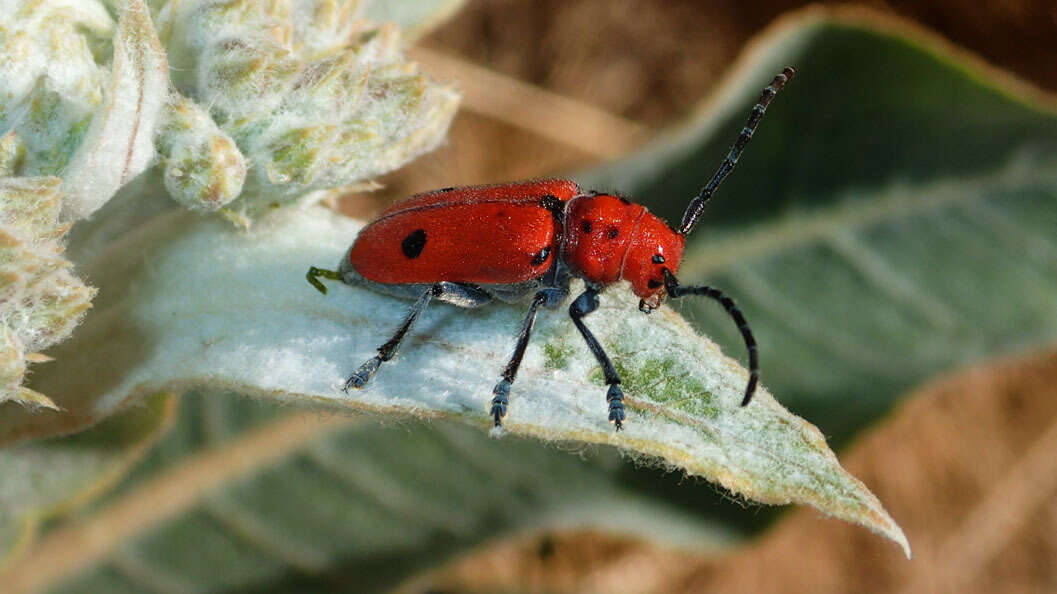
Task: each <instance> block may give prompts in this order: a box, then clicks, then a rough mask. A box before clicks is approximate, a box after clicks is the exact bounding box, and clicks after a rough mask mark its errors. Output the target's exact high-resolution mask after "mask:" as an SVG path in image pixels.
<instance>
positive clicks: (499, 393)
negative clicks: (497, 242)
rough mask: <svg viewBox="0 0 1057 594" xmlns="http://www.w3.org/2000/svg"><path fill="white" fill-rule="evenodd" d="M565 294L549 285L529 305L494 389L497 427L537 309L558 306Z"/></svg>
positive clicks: (500, 424)
mask: <svg viewBox="0 0 1057 594" xmlns="http://www.w3.org/2000/svg"><path fill="white" fill-rule="evenodd" d="M565 295H566V292H565V291H564V290H562V289H559V288H554V287H549V288H546V289H541V290H540V291H539V292H537V293H536V296H535V297H533V298H532V305H530V306H529V310H528V314H526V315H525V321H524V322H522V323H521V332H519V333H518V337H517V346H515V347H514V354H513V355H512V356H511V357H510V362H509V363H507V365H506V369H504V370H503V375H502V378H501V379H500V380H499V383H498V384H496V385H495V389H493V390H492V394H494V397H493V398H492V403H491V415H492V418H493V419H495V426H496V427H501V426H502V425H503V417H505V416H506V409H507V405H508V404H509V403H510V385H511V384H513V383H514V379H515V378H517V370H518V368H519V367H521V360H522V359H523V358H524V357H525V349H526V348H527V347H528V341H529V337H530V336H531V335H532V327H533V326H534V325H535V323H536V312H537V310H539V308H540V307H546V308H547V309H554V308H555V307H558V304H559V303H561V302H562V300H563V299H565Z"/></svg>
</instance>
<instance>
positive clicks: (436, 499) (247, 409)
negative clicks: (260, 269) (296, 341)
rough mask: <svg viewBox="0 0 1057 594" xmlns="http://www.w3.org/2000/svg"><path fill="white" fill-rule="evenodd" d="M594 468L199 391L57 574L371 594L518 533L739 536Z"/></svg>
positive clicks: (521, 443) (77, 540)
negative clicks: (116, 540) (555, 529)
mask: <svg viewBox="0 0 1057 594" xmlns="http://www.w3.org/2000/svg"><path fill="white" fill-rule="evenodd" d="M572 447H579V446H572ZM588 458H589V460H585V459H583V458H581V457H578V456H575V455H569V453H568V452H563V451H559V450H557V449H555V448H553V447H548V446H544V445H542V444H540V443H539V442H537V441H536V440H531V439H522V438H517V437H508V438H506V439H502V440H496V439H491V438H489V437H488V436H487V434H485V433H483V432H481V431H480V430H478V429H476V428H471V427H466V426H465V425H462V424H455V423H451V422H446V421H438V422H431V423H419V422H406V423H401V424H398V425H391V426H381V425H379V424H378V422H377V420H376V419H372V418H364V419H352V418H348V417H337V416H334V417H319V416H317V415H315V414H312V413H305V412H301V411H298V410H296V409H292V408H291V407H289V406H286V407H284V406H280V405H277V404H274V403H268V402H267V401H254V400H251V399H246V398H239V397H237V396H234V395H231V394H210V395H206V396H202V395H197V394H191V395H187V396H185V397H184V401H183V402H182V406H181V408H180V415H179V420H178V422H177V424H176V425H175V427H174V429H173V430H172V431H171V432H170V434H169V436H168V438H167V439H165V440H164V441H163V442H162V443H161V444H159V446H158V447H156V448H155V449H154V451H153V452H152V453H151V455H150V456H149V458H148V459H147V460H146V461H145V462H144V463H143V464H141V465H140V466H139V467H138V468H137V470H136V471H135V473H134V474H133V475H132V476H130V477H129V479H128V480H126V481H125V482H124V483H123V484H122V485H121V486H120V487H119V488H118V489H117V490H116V491H115V492H114V493H113V494H112V495H111V496H109V497H107V498H106V499H105V500H103V501H101V502H100V504H99V505H98V506H96V507H95V508H94V509H93V510H91V513H88V514H84V517H82V518H81V520H80V522H76V523H68V524H66V525H60V526H58V527H57V528H56V529H55V530H53V531H52V532H51V533H49V534H48V535H47V536H46V537H45V540H46V542H44V543H43V547H42V548H43V549H44V551H45V552H46V553H48V555H47V559H46V561H44V562H45V563H46V565H47V566H49V567H51V568H52V571H54V572H57V573H62V572H63V571H64V570H66V569H68V568H70V567H71V566H73V565H71V564H80V565H81V566H82V567H83V568H84V569H86V571H85V572H84V573H82V574H81V575H79V576H77V577H75V578H74V579H73V580H71V581H68V582H66V583H65V584H62V585H61V586H58V587H55V588H53V589H52V590H51V591H57V592H126V591H128V592H133V591H141V590H143V589H153V588H156V587H164V588H168V589H171V590H173V591H236V590H237V591H269V590H274V591H292V590H301V591H321V590H330V589H331V588H332V587H333V584H335V583H346V584H347V585H348V586H350V587H352V590H351V591H357V592H363V591H373V590H377V589H380V588H383V587H385V586H391V585H393V584H394V583H396V582H397V581H399V580H401V579H402V578H403V577H405V576H406V575H407V574H408V573H409V572H412V571H414V570H416V569H420V568H425V567H430V566H432V565H434V564H436V563H439V562H441V561H443V560H444V559H446V558H447V557H449V556H450V555H452V554H455V553H457V552H459V551H462V550H465V549H467V548H468V547H470V546H473V545H476V544H478V543H480V542H482V541H483V540H484V539H487V538H490V537H494V536H495V535H496V534H501V533H506V532H511V531H521V530H529V529H538V528H541V527H546V526H555V525H557V526H563V527H570V526H572V527H578V526H582V527H596V528H597V527H601V528H604V529H606V530H609V531H618V532H629V533H633V534H650V535H658V534H664V535H665V537H666V540H668V541H669V542H674V543H677V544H680V545H682V546H686V547H690V548H694V549H698V550H702V551H712V550H715V549H717V548H719V547H721V546H723V545H724V544H725V543H727V542H728V541H729V540H730V539H731V535H730V534H729V533H725V532H724V531H723V530H721V529H717V528H715V527H714V526H712V525H710V524H708V523H707V522H705V521H703V520H702V519H700V518H694V517H692V516H689V515H686V514H682V513H679V512H677V511H675V510H673V509H672V508H671V507H670V506H666V505H665V504H664V503H663V502H659V501H651V500H650V499H649V498H647V497H642V496H637V495H633V494H630V493H629V492H628V491H627V490H626V489H625V488H624V487H623V486H622V485H621V483H620V481H619V480H618V479H615V478H614V477H613V473H612V468H613V467H614V466H616V465H618V464H619V458H618V456H617V455H616V452H615V451H614V450H611V449H607V450H603V451H596V452H594V453H592V454H591V455H589V456H588ZM217 461H222V462H224V464H219V465H218V464H216V463H215V462H217ZM231 461H238V463H230V462H231ZM174 500H178V503H176V504H175V505H174V503H173V501H174ZM144 506H146V507H147V508H148V509H147V510H146V511H145V512H144V510H143V509H142V508H143V507H144ZM93 524H103V525H101V526H93ZM95 528H99V529H105V530H110V531H116V532H118V533H120V534H121V535H122V536H123V537H124V538H123V540H122V543H121V545H120V546H119V547H117V548H116V550H114V551H112V552H109V553H107V552H106V551H97V550H94V549H93V546H92V545H93V544H94V543H90V542H89V541H87V540H82V537H83V535H85V534H92V533H93V530H94V529H95ZM110 537H112V533H111V534H110V535H108V536H106V537H104V538H110ZM56 544H57V545H58V546H54V545H56ZM104 553H105V554H104ZM40 554H41V553H40V552H39V551H38V555H40ZM33 561H36V560H31V562H30V565H32V562H33ZM17 577H24V576H23V575H19V576H17ZM13 583H20V582H17V581H16V582H13ZM159 585H160V586H159Z"/></svg>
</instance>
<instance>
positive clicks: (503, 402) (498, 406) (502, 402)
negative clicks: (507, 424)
mask: <svg viewBox="0 0 1057 594" xmlns="http://www.w3.org/2000/svg"><path fill="white" fill-rule="evenodd" d="M492 393H493V394H495V396H494V397H493V398H492V411H491V413H490V414H491V415H492V418H493V419H495V426H496V427H502V426H503V419H504V418H506V409H507V405H508V404H510V380H508V379H506V378H503V379H501V380H499V383H498V384H496V385H495V389H494V390H492Z"/></svg>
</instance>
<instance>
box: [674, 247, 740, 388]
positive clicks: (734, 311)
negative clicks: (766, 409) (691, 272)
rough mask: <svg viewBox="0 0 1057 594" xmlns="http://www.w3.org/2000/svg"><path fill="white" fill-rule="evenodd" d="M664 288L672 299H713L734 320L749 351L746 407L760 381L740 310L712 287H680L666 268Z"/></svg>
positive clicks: (731, 300)
mask: <svg viewBox="0 0 1057 594" xmlns="http://www.w3.org/2000/svg"><path fill="white" fill-rule="evenodd" d="M664 287H665V291H666V292H667V293H668V296H669V297H671V298H672V299H678V298H679V297H685V296H687V295H704V296H705V297H709V298H711V299H715V300H716V301H718V302H719V304H720V305H722V306H723V309H725V310H726V311H727V314H728V315H730V317H731V318H733V319H734V323H735V324H737V326H738V331H739V332H741V337H742V338H743V339H744V340H745V348H746V349H748V350H749V383H748V384H746V386H745V396H743V397H742V399H741V405H742V406H745V405H747V404H748V403H749V401H750V400H752V395H753V394H754V393H756V383H757V382H758V381H759V380H760V353H759V351H758V350H757V348H756V339H755V338H753V336H752V329H751V328H749V323H748V322H747V321H745V316H743V315H742V314H741V310H740V309H738V306H737V305H735V304H734V300H733V299H731V298H730V297H729V296H727V294H726V293H724V292H723V291H720V290H719V289H714V288H712V287H708V286H701V287H687V286H683V285H680V284H679V281H678V280H676V278H675V275H674V274H672V272H671V271H670V270H668V269H667V268H665V269H664Z"/></svg>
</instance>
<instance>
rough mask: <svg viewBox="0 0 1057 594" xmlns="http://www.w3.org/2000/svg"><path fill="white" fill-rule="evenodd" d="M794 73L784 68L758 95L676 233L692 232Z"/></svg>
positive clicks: (687, 208)
mask: <svg viewBox="0 0 1057 594" xmlns="http://www.w3.org/2000/svg"><path fill="white" fill-rule="evenodd" d="M795 74H796V71H795V70H793V69H792V68H791V67H789V66H786V67H785V69H784V70H782V73H781V74H779V75H778V76H776V77H774V80H772V81H771V84H769V85H767V87H766V88H765V89H764V90H763V93H762V94H761V95H760V100H759V101H757V102H756V106H755V107H753V108H752V111H751V112H750V113H749V120H748V121H747V122H745V127H744V128H742V129H741V134H739V135H738V139H737V140H735V141H734V145H733V146H731V147H730V152H729V153H727V158H726V159H724V160H723V163H721V164H720V166H719V169H718V170H717V171H716V174H715V175H713V176H712V181H710V182H708V185H706V186H705V187H703V188H701V192H700V193H699V194H698V195H697V196H695V197H694V199H693V200H691V201H690V205H689V206H687V207H686V212H685V213H683V222H682V224H681V225H679V230H678V233H680V234H682V235H687V234H689V233H690V231H692V230H693V228H694V224H695V223H697V218H698V217H699V216H701V212H702V211H704V210H705V205H706V204H708V200H709V198H711V197H712V194H713V193H715V191H716V190H717V189H718V188H719V184H721V183H723V180H725V179H727V175H729V174H730V171H731V170H732V169H734V164H735V163H737V162H738V158H739V157H741V152H742V151H744V150H745V145H747V144H749V140H751V139H752V134H753V132H756V126H758V125H759V124H760V118H762V117H763V113H764V112H765V111H767V106H768V105H770V103H771V100H772V99H774V96H775V95H777V94H778V91H780V90H782V87H784V86H785V83H787V82H789V79H791V78H793V75H795Z"/></svg>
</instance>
